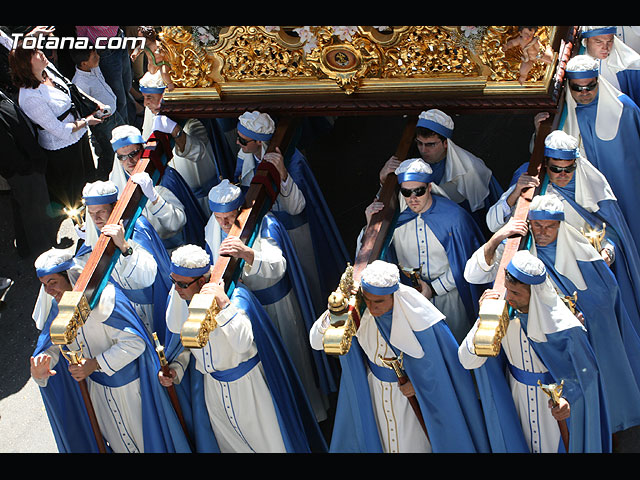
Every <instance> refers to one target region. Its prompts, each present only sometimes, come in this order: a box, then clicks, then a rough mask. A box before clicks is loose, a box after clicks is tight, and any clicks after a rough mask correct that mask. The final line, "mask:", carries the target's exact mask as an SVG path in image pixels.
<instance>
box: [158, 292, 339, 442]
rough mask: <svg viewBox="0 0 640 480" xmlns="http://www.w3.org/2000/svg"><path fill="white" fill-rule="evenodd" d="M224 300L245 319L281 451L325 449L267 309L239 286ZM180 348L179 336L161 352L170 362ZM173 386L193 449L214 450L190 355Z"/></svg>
mask: <svg viewBox="0 0 640 480" xmlns="http://www.w3.org/2000/svg"><path fill="white" fill-rule="evenodd" d="M230 299H231V302H232V303H233V304H234V305H235V306H236V307H237V308H239V309H241V310H244V311H245V312H246V313H247V315H248V316H249V318H250V320H251V326H252V328H253V334H254V340H255V342H256V346H257V348H258V355H259V357H260V361H261V362H262V366H263V368H264V372H265V377H266V380H267V385H268V386H269V390H270V391H271V395H272V397H273V401H274V406H275V408H276V412H277V415H278V421H279V423H280V427H281V431H282V435H283V438H284V442H285V446H286V448H287V452H290V453H310V452H319V453H322V452H326V451H327V446H326V442H325V440H324V437H323V436H322V433H321V431H320V428H319V426H318V423H317V421H316V419H315V414H314V413H313V410H312V408H311V405H310V404H309V400H308V398H307V396H306V393H305V391H304V388H303V386H302V383H301V382H300V379H299V377H298V374H297V371H296V370H295V368H294V367H293V364H292V362H291V360H290V357H289V354H288V353H287V351H286V349H285V347H284V345H283V343H282V340H281V338H280V335H279V334H278V332H277V330H276V329H275V326H274V325H273V322H272V320H271V319H270V318H269V316H268V315H267V312H266V311H265V310H264V308H263V307H262V305H261V304H260V303H259V302H258V300H257V299H256V298H255V296H254V295H253V294H252V293H251V291H249V289H247V287H246V286H244V285H243V284H238V285H237V286H236V287H235V288H234V290H233V292H232V294H231V295H230ZM174 337H179V335H174ZM181 350H182V345H181V344H180V343H179V338H178V339H177V341H172V342H171V347H170V348H168V349H167V351H166V354H167V359H168V360H169V361H171V360H172V359H174V358H175V357H176V356H177V355H178V354H179V353H180V351H181ZM176 390H177V391H178V392H179V395H180V396H181V397H182V398H181V402H182V405H183V411H185V418H186V419H187V423H188V425H189V428H190V430H191V431H192V432H193V434H192V438H194V439H195V442H196V449H197V451H198V452H200V453H202V452H210V453H215V452H219V448H218V444H217V442H216V439H215V435H214V434H213V430H212V429H211V423H210V420H209V414H208V413H207V409H206V404H205V400H204V378H203V375H202V374H201V373H200V372H198V371H197V370H196V369H195V361H194V359H193V357H192V358H191V362H190V364H189V369H188V371H187V372H186V373H185V377H184V378H183V380H182V382H181V383H180V384H179V385H176Z"/></svg>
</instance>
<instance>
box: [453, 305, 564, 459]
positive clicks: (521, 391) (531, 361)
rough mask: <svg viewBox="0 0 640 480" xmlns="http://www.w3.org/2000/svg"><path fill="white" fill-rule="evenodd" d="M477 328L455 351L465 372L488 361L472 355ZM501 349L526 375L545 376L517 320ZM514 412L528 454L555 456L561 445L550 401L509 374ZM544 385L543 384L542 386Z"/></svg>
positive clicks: (538, 359) (472, 330)
mask: <svg viewBox="0 0 640 480" xmlns="http://www.w3.org/2000/svg"><path fill="white" fill-rule="evenodd" d="M476 330H477V322H476V325H474V327H473V328H472V329H471V331H470V332H469V334H468V335H467V337H466V338H465V340H464V342H463V343H462V344H461V345H460V348H459V349H458V358H459V359H460V363H461V364H462V366H463V367H464V368H466V369H468V370H472V369H475V368H479V367H481V366H482V365H483V364H484V362H486V361H487V357H479V356H476V355H475V353H474V352H475V350H474V346H473V337H474V335H475V332H476ZM502 349H503V350H504V353H505V356H506V358H507V361H508V362H509V363H510V364H511V365H513V366H515V367H516V368H519V369H520V370H524V371H526V372H537V373H542V372H547V371H548V370H547V368H546V366H545V365H544V364H543V363H542V361H541V360H540V358H539V357H538V356H537V355H536V353H535V352H534V350H533V348H531V342H530V340H529V338H528V337H527V336H526V334H525V332H524V330H522V327H521V325H520V319H519V318H518V317H517V316H516V317H515V318H513V319H512V320H511V321H509V326H508V327H507V331H506V334H505V336H504V337H503V339H502ZM505 375H507V378H508V381H509V386H510V387H511V395H512V397H513V402H514V404H515V406H516V410H517V412H518V415H519V417H520V424H521V426H522V432H523V433H524V437H525V439H526V441H527V444H528V445H529V451H530V452H531V453H557V452H558V446H559V444H560V443H559V442H560V429H559V427H558V422H557V421H556V420H555V419H554V418H553V416H552V415H551V409H550V408H549V406H548V403H549V397H548V396H547V394H546V393H544V392H543V390H542V389H541V388H539V387H538V386H529V385H525V384H523V383H520V382H519V381H517V380H516V379H515V378H514V377H513V375H512V374H511V372H505ZM543 383H544V382H543Z"/></svg>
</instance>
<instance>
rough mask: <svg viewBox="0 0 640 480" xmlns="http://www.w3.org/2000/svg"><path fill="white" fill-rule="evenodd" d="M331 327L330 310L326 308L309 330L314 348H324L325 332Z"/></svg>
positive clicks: (310, 340)
mask: <svg viewBox="0 0 640 480" xmlns="http://www.w3.org/2000/svg"><path fill="white" fill-rule="evenodd" d="M328 327H329V311H328V310H325V311H324V313H323V314H322V315H321V316H320V318H318V319H317V320H316V321H315V322H314V324H313V325H312V326H311V330H309V343H310V344H311V348H313V349H314V350H324V345H323V340H324V332H326V330H327V328H328Z"/></svg>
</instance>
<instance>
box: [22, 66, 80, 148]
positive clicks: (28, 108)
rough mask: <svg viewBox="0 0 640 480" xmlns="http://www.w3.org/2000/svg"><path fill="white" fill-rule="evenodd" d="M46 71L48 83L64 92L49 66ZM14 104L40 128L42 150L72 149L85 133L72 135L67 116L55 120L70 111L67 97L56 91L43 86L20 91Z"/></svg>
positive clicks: (70, 117)
mask: <svg viewBox="0 0 640 480" xmlns="http://www.w3.org/2000/svg"><path fill="white" fill-rule="evenodd" d="M46 71H47V72H48V74H49V76H50V77H51V79H52V80H54V81H55V82H56V83H58V84H60V85H63V86H65V88H66V85H65V84H64V80H63V79H62V78H60V77H58V76H57V75H56V72H55V69H54V68H53V67H52V65H51V64H49V65H48V66H47V68H46ZM18 104H19V105H20V107H21V108H22V110H23V111H24V112H25V113H26V114H27V116H28V117H29V118H30V119H31V121H32V122H34V123H35V124H36V125H39V126H40V127H42V130H40V131H39V134H38V141H39V143H40V145H41V146H42V148H44V149H45V150H60V149H62V148H65V147H68V146H69V145H73V144H74V143H76V142H77V141H78V140H80V139H81V138H82V136H83V135H84V134H85V133H87V127H86V126H83V127H82V128H80V129H79V130H77V131H76V132H73V131H72V130H73V123H72V122H74V120H75V119H74V117H73V115H72V114H71V113H69V114H68V115H67V116H66V117H65V118H64V119H63V120H62V121H60V120H58V116H60V115H62V114H63V113H64V112H66V111H67V110H68V109H69V108H70V107H71V97H70V96H69V94H68V93H65V92H63V91H62V90H60V89H59V88H56V87H52V86H49V85H46V84H44V83H43V84H41V85H40V86H39V87H38V88H21V89H20V91H19V93H18Z"/></svg>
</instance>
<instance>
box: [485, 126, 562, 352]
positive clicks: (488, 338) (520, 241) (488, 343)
mask: <svg viewBox="0 0 640 480" xmlns="http://www.w3.org/2000/svg"><path fill="white" fill-rule="evenodd" d="M551 126H552V119H551V117H550V118H548V119H547V120H545V121H543V122H542V123H541V124H540V127H539V130H538V134H537V135H536V140H535V144H534V149H533V152H532V154H531V159H530V161H529V168H528V170H527V174H528V175H530V176H532V177H538V179H539V180H540V185H542V180H543V178H544V172H543V170H542V164H543V161H544V140H545V138H546V137H547V135H548V134H549V133H550V132H551ZM539 190H540V187H537V188H527V189H524V190H523V191H522V193H521V194H520V197H519V198H518V200H517V203H516V207H515V211H514V213H513V218H515V219H517V220H525V221H526V219H527V216H528V214H529V206H530V204H531V200H532V199H533V197H534V196H535V195H536V194H537V193H538V191H539ZM526 241H527V237H520V236H515V237H511V238H508V239H507V240H506V243H505V247H504V253H503V254H502V259H501V260H500V267H499V268H498V273H497V276H496V279H495V281H494V283H493V289H494V290H497V291H498V292H499V293H500V295H499V297H498V298H496V299H493V298H491V299H484V300H483V301H482V304H481V305H480V312H479V317H480V321H479V322H478V329H477V331H476V334H475V336H474V340H473V341H474V346H475V353H476V355H478V356H485V357H495V356H497V355H498V354H499V353H500V343H501V341H502V337H504V335H505V333H506V330H507V325H508V322H509V314H508V310H507V303H506V301H505V299H504V296H505V292H506V288H505V285H504V281H505V268H506V267H507V265H508V264H509V262H510V261H511V259H512V258H513V255H514V254H515V253H516V252H517V251H518V250H521V249H522V248H524V247H525V245H526Z"/></svg>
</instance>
